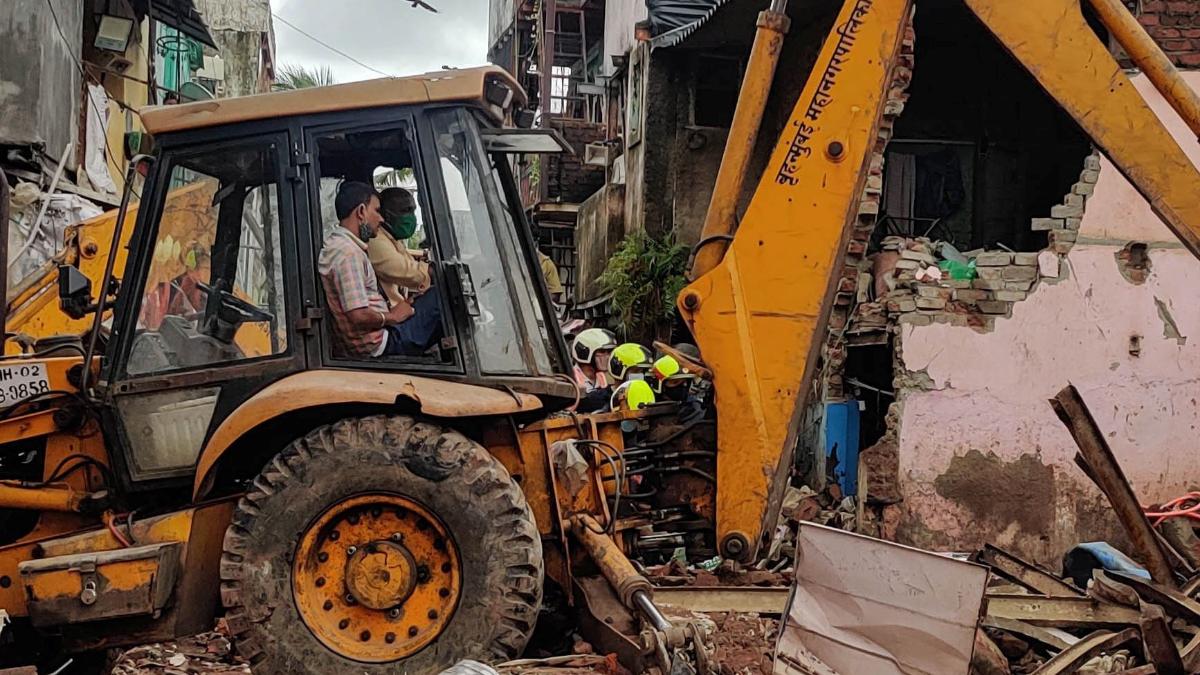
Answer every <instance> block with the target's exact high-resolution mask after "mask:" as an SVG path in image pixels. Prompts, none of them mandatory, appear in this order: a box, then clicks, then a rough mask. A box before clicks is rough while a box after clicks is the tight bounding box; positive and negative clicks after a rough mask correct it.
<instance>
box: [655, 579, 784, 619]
mask: <svg viewBox="0 0 1200 675" xmlns="http://www.w3.org/2000/svg"><path fill="white" fill-rule="evenodd" d="M790 594H791V589H790V588H760V587H756V586H749V587H747V586H676V587H659V588H655V589H654V602H655V603H656V604H659V605H664V606H671V607H678V608H680V609H687V610H689V611H693V612H743V613H744V612H756V613H758V614H777V615H782V614H783V612H784V610H785V609H786V607H787V600H788V596H789V595H790Z"/></svg>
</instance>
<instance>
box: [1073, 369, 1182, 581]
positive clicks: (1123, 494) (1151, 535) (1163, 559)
mask: <svg viewBox="0 0 1200 675" xmlns="http://www.w3.org/2000/svg"><path fill="white" fill-rule="evenodd" d="M1050 406H1051V407H1053V408H1054V412H1055V413H1057V414H1058V418H1059V419H1060V420H1062V423H1063V424H1065V425H1066V427H1067V430H1068V431H1070V432H1071V437H1072V438H1074V439H1075V444H1076V445H1078V446H1079V453H1080V455H1082V457H1083V461H1084V462H1086V463H1087V465H1088V467H1089V468H1090V469H1091V470H1090V471H1089V472H1088V475H1089V477H1091V478H1092V480H1093V481H1095V483H1096V485H1097V486H1098V487H1099V488H1100V491H1101V492H1103V493H1104V495H1105V496H1106V497H1108V501H1109V503H1111V504H1112V507H1113V512H1114V513H1115V514H1116V516H1117V519H1118V520H1120V521H1121V524H1122V525H1123V526H1124V527H1125V531H1126V532H1127V533H1128V534H1129V539H1130V541H1131V542H1132V543H1133V546H1134V548H1135V549H1136V550H1137V553H1138V555H1137V556H1136V557H1138V558H1140V559H1141V561H1142V562H1143V563H1145V565H1146V569H1148V570H1149V571H1150V577H1151V578H1152V579H1154V580H1155V581H1157V582H1159V583H1160V584H1168V585H1170V586H1171V587H1174V586H1175V575H1174V572H1173V571H1172V569H1171V565H1170V563H1169V562H1167V552H1166V550H1165V549H1164V548H1163V546H1162V543H1161V542H1160V541H1159V539H1158V536H1157V535H1156V534H1155V532H1154V528H1153V527H1151V525H1150V521H1149V520H1147V519H1146V516H1145V514H1144V513H1142V507H1141V504H1140V503H1139V502H1138V500H1137V495H1135V494H1134V493H1133V488H1132V487H1130V486H1129V481H1128V480H1127V479H1126V478H1125V473H1124V472H1123V471H1122V470H1121V465H1120V464H1119V463H1118V462H1117V459H1116V457H1114V456H1113V453H1112V449H1111V448H1109V447H1108V441H1107V440H1105V438H1104V434H1103V433H1102V432H1101V431H1100V426H1099V425H1098V424H1096V420H1095V418H1093V417H1092V413H1091V411H1090V410H1088V407H1087V404H1086V403H1084V401H1083V397H1082V396H1080V395H1079V390H1077V389H1076V388H1075V385H1067V386H1066V387H1065V388H1064V389H1063V390H1062V391H1060V392H1058V394H1057V395H1056V396H1055V397H1054V398H1052V399H1050Z"/></svg>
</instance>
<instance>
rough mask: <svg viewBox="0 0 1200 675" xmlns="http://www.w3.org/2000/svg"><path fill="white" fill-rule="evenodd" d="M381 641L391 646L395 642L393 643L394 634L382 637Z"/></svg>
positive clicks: (394, 639)
mask: <svg viewBox="0 0 1200 675" xmlns="http://www.w3.org/2000/svg"><path fill="white" fill-rule="evenodd" d="M383 641H384V642H386V643H388V644H389V645H390V644H392V643H393V642H395V641H396V634H395V633H388V634H387V635H384V636H383Z"/></svg>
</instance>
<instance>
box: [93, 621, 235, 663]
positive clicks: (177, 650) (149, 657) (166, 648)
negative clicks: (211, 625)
mask: <svg viewBox="0 0 1200 675" xmlns="http://www.w3.org/2000/svg"><path fill="white" fill-rule="evenodd" d="M111 672H112V675H159V674H161V675H191V674H193V673H202V674H203V675H242V674H244V673H249V672H250V666H249V665H248V664H247V663H246V662H245V661H243V660H242V659H241V658H239V657H238V656H237V655H236V654H234V652H233V647H232V645H231V644H230V642H229V636H228V632H227V631H226V630H225V628H224V620H222V621H221V622H219V623H218V625H217V630H215V631H212V632H209V633H201V634H199V635H193V636H191V637H186V638H182V639H180V640H176V641H175V642H163V643H155V644H148V645H141V646H139V647H133V648H132V649H129V650H126V651H125V652H123V653H122V654H121V655H120V657H119V658H118V659H117V661H116V664H115V665H113V668H112V671H111Z"/></svg>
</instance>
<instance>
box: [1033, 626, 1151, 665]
mask: <svg viewBox="0 0 1200 675" xmlns="http://www.w3.org/2000/svg"><path fill="white" fill-rule="evenodd" d="M1137 636H1138V632H1137V629H1135V628H1126V629H1125V630H1123V631H1121V632H1119V633H1112V632H1109V631H1104V630H1102V631H1096V632H1095V633H1092V634H1091V635H1089V636H1087V637H1085V638H1084V639H1082V640H1080V641H1079V642H1076V643H1075V644H1073V645H1071V647H1070V648H1069V649H1064V650H1063V651H1062V652H1060V653H1059V654H1058V656H1055V657H1054V658H1052V659H1050V660H1049V661H1047V662H1045V663H1043V664H1042V667H1041V668H1038V669H1037V670H1035V671H1034V675H1066V673H1073V672H1075V670H1076V669H1077V668H1079V666H1081V665H1083V664H1084V663H1086V662H1087V661H1088V660H1089V659H1091V658H1092V657H1093V656H1094V655H1096V654H1098V653H1100V652H1102V651H1107V650H1110V649H1112V648H1114V647H1119V646H1121V645H1123V644H1125V643H1126V642H1130V641H1133V640H1136V639H1137Z"/></svg>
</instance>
